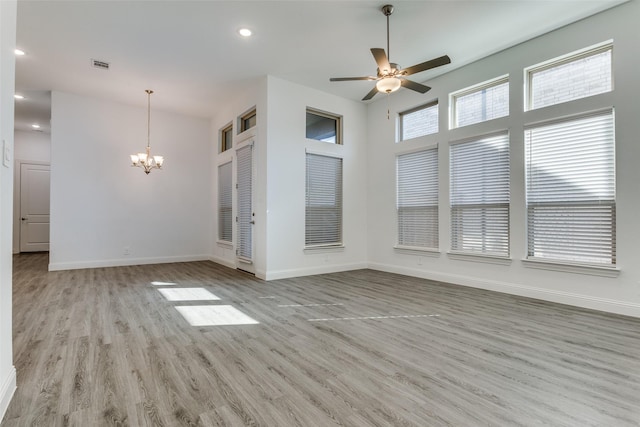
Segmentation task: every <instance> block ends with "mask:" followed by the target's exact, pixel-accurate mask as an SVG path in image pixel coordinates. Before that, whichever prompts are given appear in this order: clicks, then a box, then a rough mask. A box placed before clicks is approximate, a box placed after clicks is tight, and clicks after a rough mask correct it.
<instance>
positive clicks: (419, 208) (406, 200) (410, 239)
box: [397, 147, 438, 249]
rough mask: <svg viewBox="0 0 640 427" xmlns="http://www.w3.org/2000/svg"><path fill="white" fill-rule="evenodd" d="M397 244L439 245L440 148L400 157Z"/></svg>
mask: <svg viewBox="0 0 640 427" xmlns="http://www.w3.org/2000/svg"><path fill="white" fill-rule="evenodd" d="M397 180H398V181H397V183H398V190H397V191H398V199H397V214H398V245H400V246H409V247H423V248H433V249H437V248H438V149H437V148H436V147H434V148H430V149H428V150H422V151H418V152H415V153H408V154H402V155H400V156H398V157H397Z"/></svg>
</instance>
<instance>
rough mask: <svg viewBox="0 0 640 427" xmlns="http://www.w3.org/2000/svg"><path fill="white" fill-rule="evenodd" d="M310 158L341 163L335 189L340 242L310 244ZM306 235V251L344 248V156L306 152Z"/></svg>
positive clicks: (334, 206)
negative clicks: (326, 159)
mask: <svg viewBox="0 0 640 427" xmlns="http://www.w3.org/2000/svg"><path fill="white" fill-rule="evenodd" d="M309 156H317V157H325V158H328V159H334V160H337V161H339V165H340V167H339V171H340V174H339V176H338V177H337V178H338V179H337V181H336V182H335V184H334V185H335V188H336V189H337V192H336V194H335V198H336V204H335V205H333V208H334V209H336V210H337V212H338V214H339V216H338V221H337V228H338V232H337V234H338V235H339V237H338V240H337V241H335V242H328V241H326V242H317V243H314V242H311V243H309V240H310V236H309V228H308V227H309V214H310V212H309V211H308V209H309V207H310V204H309V198H310V197H309V196H310V193H309V188H310V185H309V163H308V162H309ZM304 227H305V233H304V239H305V240H304V249H305V250H314V249H328V248H342V247H344V243H343V239H344V159H343V157H342V156H338V155H334V154H329V153H322V152H316V151H311V150H306V151H305V226H304Z"/></svg>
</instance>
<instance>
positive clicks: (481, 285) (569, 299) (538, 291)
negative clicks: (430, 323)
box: [369, 263, 640, 317]
mask: <svg viewBox="0 0 640 427" xmlns="http://www.w3.org/2000/svg"><path fill="white" fill-rule="evenodd" d="M369 268H370V269H372V270H378V271H385V272H388V273H396V274H403V275H405V276H413V277H420V278H423V279H429V280H435V281H438V282H446V283H453V284H455V285H462V286H468V287H472V288H478V289H485V290H488V291H495V292H502V293H505V294H511V295H518V296H522V297H528V298H535V299H540V300H544V301H550V302H555V303H559V304H566V305H572V306H575V307H581V308H588V309H591V310H599V311H605V312H608V313H615V314H622V315H625V316H633V317H640V304H635V303H630V302H626V301H618V300H611V299H607V298H599V297H592V296H589V295H581V294H575V293H571V292H563V291H556V290H550V289H542V288H536V287H534V286H526V285H518V284H514V283H507V282H500V281H496V280H478V279H477V278H474V277H470V276H463V275H458V274H444V273H434V272H431V271H424V270H419V269H414V268H408V267H401V266H396V265H389V264H382V263H370V264H369Z"/></svg>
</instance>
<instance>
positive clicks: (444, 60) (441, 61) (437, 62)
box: [372, 49, 451, 76]
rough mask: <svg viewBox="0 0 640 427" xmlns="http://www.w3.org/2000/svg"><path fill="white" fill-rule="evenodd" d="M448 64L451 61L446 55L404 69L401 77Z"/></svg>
mask: <svg viewBox="0 0 640 427" xmlns="http://www.w3.org/2000/svg"><path fill="white" fill-rule="evenodd" d="M372 50H373V49H372ZM450 63H451V59H450V58H449V57H448V56H447V55H444V56H441V57H440V58H436V59H432V60H431V61H427V62H423V63H421V64H417V65H414V66H413V67H409V68H405V69H404V70H402V75H404V76H410V75H411V74H415V73H419V72H421V71H426V70H430V69H432V68H436V67H440V66H442V65H447V64H450Z"/></svg>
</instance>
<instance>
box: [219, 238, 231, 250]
mask: <svg viewBox="0 0 640 427" xmlns="http://www.w3.org/2000/svg"><path fill="white" fill-rule="evenodd" d="M216 244H217V245H218V246H220V247H221V248H225V249H233V243H231V242H227V241H225V240H218V241H217V242H216Z"/></svg>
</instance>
